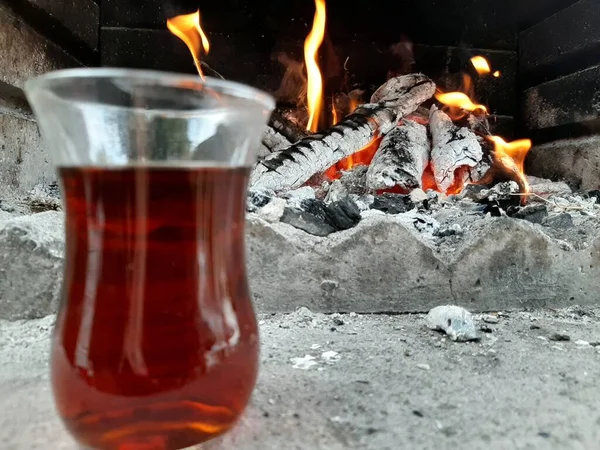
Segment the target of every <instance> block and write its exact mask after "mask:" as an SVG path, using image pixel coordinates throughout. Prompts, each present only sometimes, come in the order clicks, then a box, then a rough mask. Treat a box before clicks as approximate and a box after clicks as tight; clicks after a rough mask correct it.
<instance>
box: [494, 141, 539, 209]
mask: <svg viewBox="0 0 600 450" xmlns="http://www.w3.org/2000/svg"><path fill="white" fill-rule="evenodd" d="M488 139H489V140H490V141H492V142H493V143H494V162H496V163H497V164H498V165H499V167H498V169H500V170H502V171H503V172H505V174H506V175H508V176H509V178H511V179H513V180H514V181H516V182H517V184H518V185H519V189H520V192H521V194H525V195H523V198H522V199H521V203H526V201H527V196H526V194H528V193H529V192H530V189H529V182H528V181H527V177H526V176H525V157H526V156H527V152H529V149H531V140H529V139H519V140H517V141H513V142H506V141H505V140H504V139H502V138H501V137H500V136H489V137H488Z"/></svg>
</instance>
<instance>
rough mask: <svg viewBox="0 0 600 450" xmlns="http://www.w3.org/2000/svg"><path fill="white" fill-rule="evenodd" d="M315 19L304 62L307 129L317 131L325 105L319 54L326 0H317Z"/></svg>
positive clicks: (305, 45)
mask: <svg viewBox="0 0 600 450" xmlns="http://www.w3.org/2000/svg"><path fill="white" fill-rule="evenodd" d="M315 6H316V11H315V18H314V22H313V27H312V30H311V31H310V33H309V34H308V36H307V37H306V41H304V61H305V63H306V72H307V77H308V83H307V87H306V89H307V99H306V100H307V103H308V114H309V117H308V124H307V125H306V129H307V130H310V131H317V129H318V127H319V116H320V114H321V104H322V103H323V78H322V77H321V71H320V70H319V64H318V63H317V52H318V50H319V47H320V46H321V43H322V42H323V37H324V36H325V0H315Z"/></svg>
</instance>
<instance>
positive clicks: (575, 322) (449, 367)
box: [0, 308, 600, 450]
mask: <svg viewBox="0 0 600 450" xmlns="http://www.w3.org/2000/svg"><path fill="white" fill-rule="evenodd" d="M599 317H600V310H588V309H583V308H577V309H575V308H572V309H569V310H559V311H537V312H533V313H512V314H509V315H502V316H501V317H500V321H499V323H498V324H494V325H492V326H490V329H491V333H486V334H485V335H484V336H483V337H482V340H481V341H480V342H479V343H454V342H450V341H448V340H444V338H442V337H441V336H440V335H439V333H437V332H434V331H430V330H428V329H427V328H426V326H425V317H424V316H423V315H403V316H386V315H377V316H361V315H351V314H346V315H333V316H324V315H321V314H311V312H310V311H307V310H303V311H301V312H298V313H294V314H290V315H275V316H270V315H268V316H260V317H259V319H260V324H261V325H260V336H261V341H262V348H261V366H260V372H259V378H258V383H257V386H256V389H255V391H254V395H253V398H252V402H251V404H250V406H249V407H248V409H247V411H246V414H245V416H244V417H243V418H242V420H241V421H240V423H239V424H238V426H237V427H235V428H234V429H233V430H232V431H231V432H230V433H229V434H227V435H225V436H224V437H222V438H220V439H217V440H215V441H212V442H211V443H209V444H207V445H205V446H204V447H203V449H205V450H206V449H208V450H233V449H243V450H280V449H294V450H295V449H302V450H315V449H323V450H345V449H360V450H396V449H399V448H401V449H415V450H420V449H490V450H505V449H514V450H547V449H582V450H583V449H590V450H592V449H596V448H597V444H598V442H600V428H599V427H598V425H597V423H598V421H599V420H600V413H599V411H598V405H599V404H600V390H598V379H597V376H596V375H597V374H598V373H599V372H600V353H599V352H598V348H594V347H593V346H592V345H589V346H582V345H578V344H577V341H586V342H589V343H595V342H598V341H600V322H599ZM340 322H341V324H340ZM52 324H53V317H48V318H44V319H41V320H34V321H25V322H13V323H7V322H3V321H0V360H1V361H2V370H0V397H1V398H2V414H1V415H0V442H2V448H3V449H6V450H38V449H39V450H47V449H48V448H49V447H48V445H49V443H51V448H52V450H76V449H77V447H76V445H75V444H74V442H73V441H72V440H71V438H70V437H69V436H68V434H67V432H66V431H65V430H64V428H63V426H62V424H61V423H60V421H59V419H58V417H57V416H56V413H55V410H54V405H53V403H52V392H51V388H50V380H49V370H48V358H49V349H50V342H49V334H50V331H51V327H52ZM532 324H535V325H536V327H538V328H537V329H531V328H530V327H531V325H532ZM549 330H564V332H566V333H567V334H569V335H570V336H571V337H572V341H571V342H549V341H542V340H540V339H537V337H538V336H548V335H549V334H550V333H551V332H550V331H549ZM307 355H308V356H309V357H310V358H312V359H310V358H307ZM298 359H302V360H310V361H311V362H314V364H295V362H297V361H298ZM295 366H296V367H295ZM421 367H422V368H423V369H421ZM427 368H429V370H426V369H427Z"/></svg>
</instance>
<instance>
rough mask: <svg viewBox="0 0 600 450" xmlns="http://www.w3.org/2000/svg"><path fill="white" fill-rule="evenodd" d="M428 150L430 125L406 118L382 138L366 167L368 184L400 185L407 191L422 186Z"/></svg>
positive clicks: (390, 186)
mask: <svg viewBox="0 0 600 450" xmlns="http://www.w3.org/2000/svg"><path fill="white" fill-rule="evenodd" d="M429 151H430V147H429V139H428V138H427V128H426V127H425V126H423V125H421V124H418V123H417V122H413V121H412V120H404V121H403V122H402V124H401V125H398V126H397V127H396V128H394V129H393V130H392V131H390V132H389V133H388V134H387V135H386V136H385V137H384V138H383V140H382V141H381V144H380V145H379V149H378V150H377V153H375V156H374V157H373V160H372V161H371V164H370V165H369V169H368V170H367V187H368V188H369V189H373V190H381V189H391V188H394V187H396V186H398V187H399V188H400V189H402V191H403V192H404V193H408V192H410V191H411V190H413V189H415V188H420V187H422V186H421V180H422V178H423V172H424V171H425V168H426V167H427V164H428V162H429Z"/></svg>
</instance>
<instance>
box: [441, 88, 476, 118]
mask: <svg viewBox="0 0 600 450" xmlns="http://www.w3.org/2000/svg"><path fill="white" fill-rule="evenodd" d="M435 98H436V99H437V101H439V102H440V103H442V104H444V105H446V106H451V107H455V108H460V109H462V110H465V111H469V112H478V113H482V114H487V108H486V107H485V106H483V105H478V104H476V103H473V102H472V101H471V99H470V98H469V96H468V95H467V94H463V93H462V92H448V93H446V94H444V93H436V94H435Z"/></svg>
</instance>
